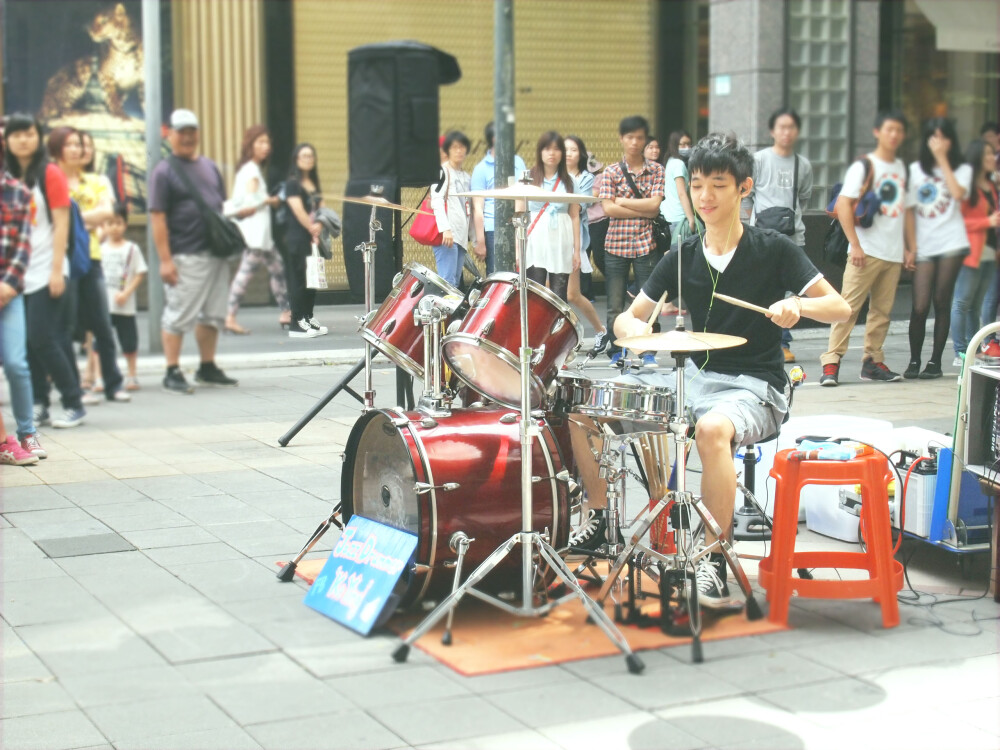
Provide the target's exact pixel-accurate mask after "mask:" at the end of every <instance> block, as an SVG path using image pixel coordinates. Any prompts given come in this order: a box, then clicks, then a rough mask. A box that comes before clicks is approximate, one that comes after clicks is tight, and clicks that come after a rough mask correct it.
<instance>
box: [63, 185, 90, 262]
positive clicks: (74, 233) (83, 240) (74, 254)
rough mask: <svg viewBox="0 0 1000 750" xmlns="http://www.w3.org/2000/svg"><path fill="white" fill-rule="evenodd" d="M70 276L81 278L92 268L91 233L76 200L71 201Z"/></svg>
mask: <svg viewBox="0 0 1000 750" xmlns="http://www.w3.org/2000/svg"><path fill="white" fill-rule="evenodd" d="M66 257H67V258H69V277H70V278H71V279H79V278H80V277H81V276H85V275H86V274H87V272H88V271H89V270H90V233H89V232H88V231H87V226H86V224H84V223H83V214H82V213H81V212H80V206H78V205H77V203H76V201H75V200H73V199H72V198H70V201H69V237H68V238H67V242H66Z"/></svg>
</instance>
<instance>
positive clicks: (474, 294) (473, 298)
mask: <svg viewBox="0 0 1000 750" xmlns="http://www.w3.org/2000/svg"><path fill="white" fill-rule="evenodd" d="M482 294H483V290H482V289H473V290H472V291H471V292H469V304H470V305H474V304H476V303H477V302H478V301H479V298H480V296H482Z"/></svg>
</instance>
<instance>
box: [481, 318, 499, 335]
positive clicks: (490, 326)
mask: <svg viewBox="0 0 1000 750" xmlns="http://www.w3.org/2000/svg"><path fill="white" fill-rule="evenodd" d="M495 323H496V321H495V320H488V321H486V325H484V326H483V328H482V330H481V331H479V335H480V336H481V337H482V336H489V335H490V333H492V332H493V325H494V324H495Z"/></svg>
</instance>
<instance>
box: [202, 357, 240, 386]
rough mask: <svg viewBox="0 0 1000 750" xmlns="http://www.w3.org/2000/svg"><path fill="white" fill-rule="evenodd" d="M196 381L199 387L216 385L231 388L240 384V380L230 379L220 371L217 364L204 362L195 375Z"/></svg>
mask: <svg viewBox="0 0 1000 750" xmlns="http://www.w3.org/2000/svg"><path fill="white" fill-rule="evenodd" d="M194 380H195V382H196V383H198V384H199V385H216V386H223V387H230V388H231V387H233V386H235V385H238V384H239V381H238V380H235V379H233V378H231V377H229V376H228V375H226V373H224V372H223V371H222V370H220V369H219V366H218V365H216V364H215V362H202V364H201V367H199V368H198V371H197V372H196V373H195V374H194Z"/></svg>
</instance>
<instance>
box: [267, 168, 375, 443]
mask: <svg viewBox="0 0 1000 750" xmlns="http://www.w3.org/2000/svg"><path fill="white" fill-rule="evenodd" d="M369 194H370V195H373V196H381V195H382V186H381V185H372V186H371V188H370V190H369ZM376 209H377V206H372V214H371V218H370V219H369V220H368V241H367V242H362V243H361V244H359V245H358V246H357V247H355V248H354V249H355V251H357V252H360V253H362V257H363V258H364V263H365V318H367V317H368V316H369V315H371V312H372V297H374V296H375V288H374V287H375V279H374V277H373V275H372V261H373V256H374V254H375V251H376V250H377V249H378V245H377V243H376V242H375V233H376V232H379V231H381V230H382V222H380V221H379V220H378V219H376V218H375V211H376ZM373 357H374V354H373V353H372V345H371V344H370V343H368V341H367V340H366V341H365V356H364V357H363V358H362V359H360V360H358V362H357V363H356V364H355V365H354V366H353V367H352V368H351V370H350V372H348V373H347V375H346V376H345V377H344V378H342V379H341V380H340V382H339V383H337V385H335V386H334V387H333V388H331V389H330V390H329V391H327V392H326V393H325V394H324V395H323V397H322V398H321V399H320V400H319V401H317V402H316V403H315V405H313V407H312V408H311V409H310V410H309V411H307V412H306V413H305V414H304V415H303V416H302V417H301V418H300V419H299V421H298V422H296V423H295V424H294V425H293V426H292V428H291V429H290V430H288V432H286V433H285V434H284V435H282V436H281V437H280V438H278V445H280V446H281V447H282V448H284V447H286V446H287V445H288V444H289V443H290V442H291V441H292V438H294V437H295V436H296V435H297V434H298V433H299V431H300V430H301V429H302V428H303V427H305V426H306V425H307V424H309V422H311V421H312V419H313V417H315V416H316V415H317V414H319V413H320V412H321V411H322V410H323V409H324V408H325V407H326V405H327V404H328V403H330V402H331V401H332V400H333V399H334V397H335V396H336V395H337V394H338V393H340V392H341V391H347V392H348V393H349V394H351V395H352V396H354V398H356V399H357V400H358V401H360V402H361V404H362V408H363V411H370V410H371V409H374V408H375V389H374V388H373V387H372V358H373ZM362 369H364V371H365V390H364V396H359V395H358V394H357V393H356V392H355V391H354V390H353V389H352V388H351V387H350V386H348V385H347V384H348V383H350V382H351V381H352V380H353V379H354V378H355V377H356V376H357V374H358V373H359V372H361V370H362Z"/></svg>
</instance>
